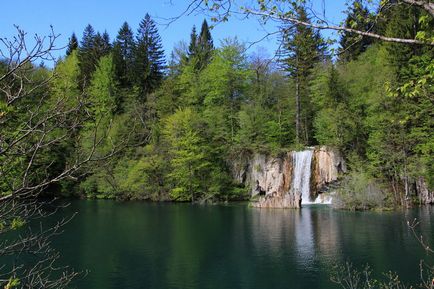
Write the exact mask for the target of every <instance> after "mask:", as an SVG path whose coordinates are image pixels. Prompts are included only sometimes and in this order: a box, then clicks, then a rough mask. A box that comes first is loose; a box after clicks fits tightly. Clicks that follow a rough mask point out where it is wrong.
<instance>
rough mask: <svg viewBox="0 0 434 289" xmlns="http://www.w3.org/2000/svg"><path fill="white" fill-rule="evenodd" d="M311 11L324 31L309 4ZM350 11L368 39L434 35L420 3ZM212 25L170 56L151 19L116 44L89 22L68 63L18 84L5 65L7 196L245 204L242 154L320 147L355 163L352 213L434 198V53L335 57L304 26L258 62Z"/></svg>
mask: <svg viewBox="0 0 434 289" xmlns="http://www.w3.org/2000/svg"><path fill="white" fill-rule="evenodd" d="M295 11H296V15H295V16H296V17H297V19H298V20H300V21H305V22H308V21H309V19H310V17H311V16H310V15H309V13H308V11H306V9H305V8H304V7H303V6H302V5H300V6H298V7H296V9H295ZM347 13H348V14H347V19H346V20H345V23H346V25H348V26H349V27H352V28H353V29H364V28H365V27H374V28H373V29H375V32H376V33H378V34H382V35H385V36H389V37H398V38H399V37H407V38H414V39H419V40H428V41H431V40H432V39H433V37H434V34H433V29H432V27H434V19H433V18H432V17H430V15H429V14H428V13H427V12H426V11H424V10H423V9H420V8H418V7H414V6H405V5H398V6H394V7H392V9H390V10H388V11H387V13H383V14H382V17H380V18H379V17H378V15H377V14H376V12H375V11H371V10H369V9H368V8H367V7H365V6H364V5H363V2H361V1H354V2H353V4H352V6H351V7H349V9H348V11H347ZM210 23H211V22H210ZM210 23H208V22H207V21H206V20H204V21H203V23H198V26H197V27H195V26H194V27H191V30H189V31H188V30H187V31H186V32H185V39H186V41H185V42H181V43H179V44H178V45H176V46H175V47H174V48H173V49H172V51H171V52H170V53H169V52H168V50H167V49H169V48H163V46H162V41H161V37H160V35H159V32H158V27H157V24H156V22H155V21H154V20H153V19H152V18H151V16H150V15H148V14H146V16H145V17H144V18H143V19H142V21H141V22H140V25H139V27H137V28H132V27H130V25H129V24H128V23H127V22H125V23H124V24H123V25H122V27H120V29H119V32H118V34H117V35H116V37H115V38H114V39H113V41H112V40H110V36H109V35H108V33H107V32H97V31H95V30H94V28H93V27H92V25H91V24H89V25H88V26H87V27H86V28H85V30H84V32H83V34H82V37H81V39H80V40H79V39H78V38H77V36H76V35H75V34H72V36H71V37H70V40H69V44H68V47H67V51H66V55H65V56H64V57H62V58H61V59H59V60H58V61H57V62H56V65H55V67H54V68H50V67H46V66H45V65H44V64H43V63H41V64H37V63H32V62H31V61H29V62H26V63H24V65H23V66H22V67H20V75H18V78H17V77H13V75H9V74H8V73H7V72H8V69H9V65H10V63H8V62H7V61H2V62H0V74H1V75H5V76H4V77H3V78H2V80H3V82H2V83H6V84H7V85H3V86H2V91H1V92H0V125H1V130H2V133H1V136H0V149H1V153H0V161H1V167H0V175H1V177H0V190H1V192H2V194H3V195H4V196H8V194H12V192H15V191H16V190H17V188H19V189H18V190H21V191H26V190H27V191H35V190H42V191H43V194H45V195H51V196H52V195H54V196H61V197H79V198H102V199H122V200H129V199H138V200H152V201H181V202H219V201H231V200H245V199H248V198H249V192H248V189H247V188H244V187H243V186H240V185H238V184H236V183H235V182H234V181H233V179H232V176H231V172H230V162H231V160H232V159H233V158H234V156H237V155H241V154H249V153H253V152H261V153H265V154H270V155H278V154H279V153H281V152H285V151H289V150H299V149H302V148H304V147H306V146H317V145H327V146H331V147H335V148H337V149H339V150H340V151H342V152H343V154H344V156H345V158H346V160H347V161H348V165H349V172H348V173H347V174H346V175H345V176H343V178H342V183H341V187H340V189H339V191H338V194H339V198H340V199H341V200H342V202H343V207H351V208H355V207H356V208H357V206H358V205H357V204H359V203H360V204H365V203H369V206H368V207H370V208H376V207H385V208H393V207H400V206H408V205H411V204H412V203H416V202H417V201H416V197H415V195H414V187H415V186H416V185H417V182H418V181H419V182H423V183H424V184H425V185H426V186H427V187H428V188H429V189H430V190H432V188H433V186H434V178H433V175H434V167H433V162H432V160H433V158H432V157H433V149H434V138H433V135H432V132H433V129H434V121H433V120H434V118H433V113H434V106H433V101H434V99H433V95H434V86H433V79H434V47H433V45H430V44H427V45H423V44H419V43H416V44H402V43H393V42H387V41H381V40H379V39H375V38H372V37H369V36H363V35H357V34H352V33H348V32H345V31H344V32H342V33H341V36H340V40H339V43H338V44H339V48H338V49H333V48H332V47H333V45H332V43H330V41H328V40H327V39H324V38H323V37H322V36H321V34H320V31H319V29H316V28H314V27H310V26H302V25H298V26H297V25H292V24H288V25H287V26H283V27H281V35H280V40H281V46H280V49H279V51H277V52H276V55H273V56H270V55H268V54H267V53H266V52H264V51H262V50H260V49H258V50H257V51H256V52H249V53H247V46H246V44H245V43H243V42H241V41H239V40H238V39H236V38H227V39H223V40H220V41H219V43H217V42H216V40H215V39H213V36H212V23H211V24H210ZM374 24H375V25H374ZM335 46H336V45H335ZM165 49H166V50H165ZM166 56H168V57H166ZM17 79H18V80H17ZM23 79H24V81H23ZM19 80H20V81H19ZM35 83H36V84H37V85H35ZM21 91H25V93H26V97H20V93H21ZM17 95H18V96H17ZM47 112H50V113H51V114H47ZM29 127H31V128H32V129H31V130H30V129H27V128H29ZM29 131H31V132H32V133H29ZM65 171H67V172H73V173H71V174H65ZM368 188H369V190H368ZM368 191H369V192H368ZM355 202H356V203H357V204H356V205H354V203H355ZM365 207H366V206H365Z"/></svg>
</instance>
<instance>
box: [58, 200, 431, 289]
mask: <svg viewBox="0 0 434 289" xmlns="http://www.w3.org/2000/svg"><path fill="white" fill-rule="evenodd" d="M74 212H77V215H76V216H75V217H74V219H73V220H72V221H71V222H70V223H69V224H68V225H67V226H66V227H65V232H64V234H63V235H61V236H59V237H58V238H57V239H56V240H55V241H54V246H55V247H56V248H58V249H60V250H61V252H62V254H63V256H62V263H65V264H70V265H71V266H72V267H74V268H75V270H77V271H83V270H88V271H89V272H88V274H87V276H86V277H85V278H79V279H77V280H76V281H75V283H74V288H83V289H110V288H116V289H119V288H129V289H136V288H156V289H157V288H158V289H160V288H161V289H162V288H198V289H199V288H201V289H203V288H219V289H223V288H275V289H277V288H294V289H296V288H311V289H314V288H338V285H336V284H333V283H332V282H331V281H330V274H331V270H332V268H333V266H334V265H335V264H339V263H344V262H345V261H351V262H352V263H353V264H354V265H355V266H359V268H361V267H362V266H363V265H366V264H369V265H370V266H371V268H372V269H373V270H374V271H375V275H376V276H381V272H386V271H389V270H390V271H394V272H397V273H398V274H399V275H400V276H401V278H402V279H403V280H404V281H405V282H416V281H418V274H419V268H418V266H419V261H420V259H422V258H423V259H425V260H427V261H429V262H431V264H433V263H434V262H433V261H434V260H433V257H432V256H427V255H426V254H425V252H424V251H423V249H422V248H421V246H420V245H419V243H418V242H417V241H416V240H415V238H414V236H413V235H412V233H411V232H410V231H409V230H408V228H407V225H406V220H413V219H414V218H418V219H419V220H420V222H421V224H420V226H419V227H418V229H419V230H420V231H421V233H422V234H423V235H424V237H425V238H427V239H428V240H429V241H430V242H431V244H433V243H434V207H426V208H420V209H412V210H406V211H400V212H382V213H379V212H348V211H336V210H333V209H331V208H329V207H328V206H325V205H322V206H321V205H319V206H318V205H316V206H307V207H304V208H302V209H301V210H295V209H294V210H291V209H286V210H285V209H274V210H273V209H268V210H267V209H256V208H249V207H248V206H247V204H246V203H242V204H229V205H218V206H200V205H191V204H164V203H143V202H115V201H83V200H82V201H78V200H77V201H71V204H70V206H69V207H68V208H66V209H63V210H62V211H61V212H59V213H58V214H57V215H56V216H55V217H50V218H51V221H54V219H55V218H59V217H61V216H70V215H72V214H73V213H74Z"/></svg>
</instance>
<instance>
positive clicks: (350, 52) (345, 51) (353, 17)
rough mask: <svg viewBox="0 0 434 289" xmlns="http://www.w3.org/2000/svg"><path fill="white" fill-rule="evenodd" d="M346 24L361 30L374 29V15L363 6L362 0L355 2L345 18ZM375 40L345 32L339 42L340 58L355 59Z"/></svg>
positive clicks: (345, 59) (344, 59)
mask: <svg viewBox="0 0 434 289" xmlns="http://www.w3.org/2000/svg"><path fill="white" fill-rule="evenodd" d="M345 26H346V27H349V28H354V29H358V30H361V31H371V32H372V31H373V29H374V19H373V15H372V14H371V13H369V11H368V8H366V7H364V6H363V3H362V1H361V0H355V1H354V2H353V5H352V7H351V10H350V11H349V12H348V15H347V18H346V20H345ZM373 42H374V41H373V38H371V37H366V36H361V35H356V34H351V33H343V34H342V36H341V39H340V42H339V45H340V48H339V59H340V60H343V61H350V60H354V59H356V58H357V56H359V55H360V54H361V53H362V52H364V51H366V49H367V48H368V47H369V46H370V45H371V44H372V43H373Z"/></svg>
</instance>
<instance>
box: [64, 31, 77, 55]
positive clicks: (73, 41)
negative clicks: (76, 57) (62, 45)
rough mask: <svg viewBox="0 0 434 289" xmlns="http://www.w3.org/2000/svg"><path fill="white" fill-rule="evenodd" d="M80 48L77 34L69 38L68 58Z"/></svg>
mask: <svg viewBox="0 0 434 289" xmlns="http://www.w3.org/2000/svg"><path fill="white" fill-rule="evenodd" d="M77 48H78V40H77V36H75V33H72V35H71V38H69V43H68V47H67V48H66V56H69V55H71V53H72V52H73V51H74V50H76V49H77Z"/></svg>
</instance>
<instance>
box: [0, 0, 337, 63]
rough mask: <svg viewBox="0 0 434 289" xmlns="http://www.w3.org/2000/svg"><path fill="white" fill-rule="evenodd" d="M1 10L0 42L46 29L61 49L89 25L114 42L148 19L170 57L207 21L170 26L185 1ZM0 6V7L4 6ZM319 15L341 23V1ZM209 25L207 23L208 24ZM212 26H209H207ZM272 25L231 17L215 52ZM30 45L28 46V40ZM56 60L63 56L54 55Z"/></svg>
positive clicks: (327, 0) (330, 2)
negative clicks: (122, 31) (127, 28)
mask: <svg viewBox="0 0 434 289" xmlns="http://www.w3.org/2000/svg"><path fill="white" fill-rule="evenodd" d="M3 1H4V3H2V4H1V9H2V12H3V13H2V16H1V17H0V27H1V30H0V37H8V38H11V37H13V36H14V35H15V34H16V30H15V28H14V25H18V26H19V27H20V28H21V29H23V30H24V31H26V32H27V33H28V37H29V39H31V38H32V36H33V35H34V34H35V33H36V34H38V35H47V34H49V32H50V25H52V26H53V28H54V31H55V33H56V34H60V37H59V38H58V40H57V42H56V44H57V47H63V46H65V45H66V44H67V43H68V39H69V37H70V36H71V34H72V32H75V33H76V35H77V37H78V39H79V40H80V39H81V36H82V34H83V30H84V28H85V26H86V25H87V24H91V25H92V26H93V27H94V28H95V30H96V31H101V32H103V31H104V30H107V32H108V33H109V35H110V36H111V39H112V40H113V39H114V38H115V37H116V35H117V32H118V30H119V28H120V27H121V25H122V23H123V22H124V21H127V22H128V23H129V24H130V26H131V27H132V28H133V30H134V31H136V30H137V28H138V25H139V22H140V21H141V19H143V18H144V16H145V14H146V13H149V14H150V15H151V16H152V17H153V18H154V20H155V21H156V22H157V23H158V24H159V25H158V29H159V32H160V35H161V38H162V41H163V46H164V49H165V51H166V56H168V55H170V53H171V51H172V49H173V47H174V45H175V44H176V43H179V42H180V41H182V40H184V41H187V42H188V41H189V35H190V32H191V28H192V26H193V25H196V27H197V28H198V30H200V26H201V23H202V21H203V19H204V18H207V17H206V15H203V14H198V13H195V14H193V15H188V16H183V17H181V18H180V19H178V20H176V21H175V22H174V23H172V24H170V25H169V26H167V25H164V24H167V20H165V19H167V18H171V17H175V16H178V15H180V14H181V13H182V12H183V11H184V10H185V9H186V7H187V5H188V0H122V1H115V0H105V1H102V0H70V1H61V0H60V1H59V0H38V1H35V0H33V1H31V0H14V1H12V0H3ZM3 1H2V2H3ZM315 1H316V3H315V4H316V5H317V8H316V9H318V10H322V9H323V7H325V8H326V15H328V16H329V19H331V20H332V21H333V22H335V23H338V22H340V21H341V20H342V19H343V17H344V15H343V14H342V11H343V10H345V6H344V1H341V0H315ZM208 20H209V19H208ZM209 23H210V21H209ZM274 28H275V27H274V24H268V25H267V26H266V27H263V26H261V25H260V24H259V23H258V21H257V20H256V19H255V18H251V19H242V20H241V19H239V18H237V17H232V18H230V20H229V21H228V22H226V23H223V24H219V25H217V26H216V27H215V28H214V29H213V31H212V36H213V39H214V43H215V44H216V45H217V46H218V45H219V43H220V41H221V40H222V39H224V38H227V37H237V38H238V39H239V40H241V41H243V42H246V43H247V44H248V46H249V47H250V45H249V44H251V43H252V42H257V41H258V40H260V39H262V38H263V37H264V35H265V34H266V31H273V29H274ZM325 36H327V37H336V36H335V34H331V32H325ZM29 41H30V40H29ZM277 47H278V40H277V38H276V37H272V38H269V39H264V40H262V41H260V42H259V43H257V44H254V45H252V46H251V48H249V50H250V52H254V51H255V50H258V49H260V50H262V51H264V48H265V50H266V51H267V52H268V53H267V54H269V55H273V53H274V52H275V50H276V49H277ZM58 54H59V56H61V55H63V54H64V51H59V52H58Z"/></svg>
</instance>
